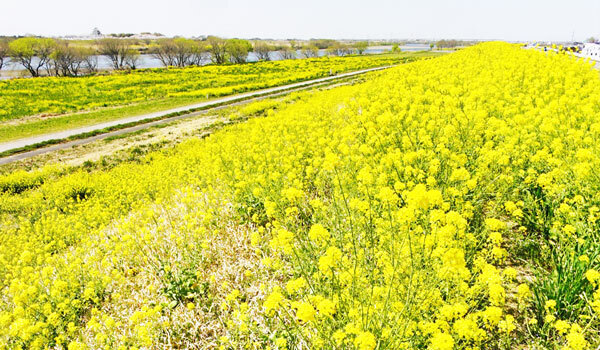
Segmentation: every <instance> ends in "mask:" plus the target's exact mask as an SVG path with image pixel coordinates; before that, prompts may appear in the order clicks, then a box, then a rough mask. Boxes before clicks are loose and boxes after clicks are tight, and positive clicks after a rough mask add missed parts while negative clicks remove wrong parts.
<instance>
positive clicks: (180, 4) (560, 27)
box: [0, 0, 600, 41]
mask: <svg viewBox="0 0 600 350" xmlns="http://www.w3.org/2000/svg"><path fill="white" fill-rule="evenodd" d="M94 27H98V28H99V29H100V31H101V32H103V33H139V32H145V31H147V32H160V33H163V34H166V35H184V36H196V35H206V34H213V35H220V36H225V37H241V38H253V37H261V38H279V39H285V38H299V39H308V38H334V39H342V38H364V39H378V38H382V39H391V38H399V39H402V38H425V39H442V38H448V39H449V38H456V39H501V40H513V41H517V40H570V39H571V37H572V36H574V38H575V40H583V39H585V38H588V37H590V36H600V0H451V1H450V0H448V1H445V0H396V1H394V0H368V1H366V0H363V1H359V0H300V1H284V0H280V1H277V0H245V1H244V0H195V1H194V0H162V1H157V0H143V1H142V0H96V1H89V0H29V1H25V0H21V1H18V0H0V35H23V34H37V35H48V36H50V35H67V34H73V35H82V34H89V33H91V31H92V29H93V28H94Z"/></svg>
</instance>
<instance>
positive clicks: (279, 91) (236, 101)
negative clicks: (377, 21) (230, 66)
mask: <svg viewBox="0 0 600 350" xmlns="http://www.w3.org/2000/svg"><path fill="white" fill-rule="evenodd" d="M386 68H389V67H379V68H371V69H366V70H361V71H355V72H350V73H344V74H339V75H336V76H331V77H327V78H320V79H315V80H310V81H304V82H302V83H296V84H290V85H285V86H280V87H277V88H271V89H266V90H259V91H255V92H253V93H248V94H241V95H234V96H230V97H227V98H223V99H219V100H213V101H210V102H206V103H203V104H202V105H203V107H206V108H205V109H203V110H201V111H197V112H190V113H186V114H182V115H178V116H174V117H169V118H164V119H160V120H154V121H150V122H147V123H142V124H138V125H135V126H131V127H124V128H122V129H118V130H115V131H110V132H106V133H102V134H98V135H95V136H91V137H87V138H81V139H77V140H72V141H65V142H61V143H57V144H55V145H51V146H46V147H41V148H38V149H34V150H32V151H27V152H23V153H16V154H13V155H11V156H7V157H4V158H0V165H3V164H8V163H12V162H16V161H19V160H23V159H27V158H31V157H35V156H37V155H40V154H44V153H49V152H53V151H59V150H63V149H67V148H70V147H74V146H79V145H85V144H88V143H91V142H94V141H98V140H102V139H105V138H109V137H114V136H119V135H124V134H128V133H133V132H136V131H139V130H143V129H147V128H150V127H152V126H155V125H160V124H165V123H170V122H173V121H176V120H180V119H185V118H192V117H196V116H199V115H203V114H210V112H213V111H216V110H219V109H223V108H228V107H232V106H236V105H241V104H246V103H251V102H255V101H259V100H263V99H266V98H272V97H277V96H281V95H285V94H288V93H291V92H294V91H301V90H307V89H311V88H317V87H320V86H323V85H324V86H331V85H330V84H332V83H333V84H334V85H333V86H337V85H338V84H336V83H335V80H338V79H343V78H348V77H352V76H356V75H359V74H364V73H367V72H371V71H375V70H381V69H386ZM343 84H344V83H339V85H343ZM252 96H255V97H252ZM224 100H225V101H224ZM227 101H231V102H230V103H225V102H227ZM198 105H200V104H196V105H193V106H186V107H184V108H183V107H182V108H177V110H181V111H185V110H191V109H195V108H199V107H197V106H198ZM211 106H214V107H211ZM172 112H173V110H169V111H162V112H160V113H152V114H147V115H146V116H149V115H155V114H158V115H156V116H153V117H146V118H143V119H138V120H141V121H143V120H144V119H153V118H157V117H160V116H162V115H166V114H170V113H172ZM140 117H141V116H140ZM134 118H137V117H134ZM207 118H210V117H207ZM131 119H132V118H127V119H120V120H119V121H118V123H116V124H114V125H119V124H127V123H130V122H132V120H131ZM134 121H135V120H134ZM115 122H117V121H115ZM104 124H107V123H103V124H99V125H104ZM95 127H96V128H94V129H91V130H88V131H83V132H81V131H80V132H78V133H77V134H80V133H84V132H89V131H93V130H99V129H103V128H106V127H107V126H103V127H98V125H95ZM81 129H82V128H80V129H74V130H81ZM70 131H73V130H70ZM77 134H72V135H77ZM51 135H55V134H51ZM45 136H48V135H45ZM65 137H69V136H65ZM65 137H63V138H65ZM32 139H33V138H32ZM52 139H57V138H56V137H54V138H50V139H48V140H52ZM28 140H31V139H28ZM18 141H22V140H18ZM38 142H42V141H38ZM10 143H13V142H10ZM7 144H9V143H6V144H0V152H1V151H5V150H10V149H14V148H18V147H12V148H6V149H3V148H2V146H4V145H7ZM25 145H27V144H25ZM19 147H24V146H19Z"/></svg>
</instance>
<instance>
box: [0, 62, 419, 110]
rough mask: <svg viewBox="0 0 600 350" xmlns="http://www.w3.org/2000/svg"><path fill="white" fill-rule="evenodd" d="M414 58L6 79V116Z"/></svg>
mask: <svg viewBox="0 0 600 350" xmlns="http://www.w3.org/2000/svg"><path fill="white" fill-rule="evenodd" d="M414 59H415V58H408V57H401V56H397V57H390V56H353V57H323V58H311V59H305V60H304V59H303V60H284V61H273V62H257V63H252V64H237V65H225V66H213V65H211V66H203V67H187V68H174V67H169V68H159V69H142V70H138V71H133V72H113V73H111V74H106V75H97V76H87V77H76V78H73V77H44V78H38V79H14V80H7V81H0V120H11V119H15V118H19V117H25V116H32V115H38V114H63V113H67V112H76V111H82V110H92V109H98V108H102V107H109V106H121V105H125V104H132V103H140V102H145V101H149V100H159V99H166V98H169V99H172V100H177V99H182V100H184V101H188V100H189V99H198V100H202V99H207V98H213V97H220V96H226V95H231V94H236V93H242V92H247V91H252V90H258V89H263V88H269V87H274V86H279V85H285V84H290V83H294V82H299V81H304V80H310V79H316V78H320V77H324V76H328V75H329V74H332V73H342V72H348V71H354V70H360V69H364V68H371V67H378V66H387V65H392V64H398V63H404V62H409V61H412V60H414Z"/></svg>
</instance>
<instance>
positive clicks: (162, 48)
mask: <svg viewBox="0 0 600 350" xmlns="http://www.w3.org/2000/svg"><path fill="white" fill-rule="evenodd" d="M176 50H177V48H176V47H175V43H174V42H173V40H172V39H160V40H159V41H158V46H157V47H156V48H154V49H153V50H152V56H153V57H155V58H156V59H158V60H159V61H160V62H161V63H162V64H163V66H165V67H170V66H174V65H175V55H176V53H175V52H176Z"/></svg>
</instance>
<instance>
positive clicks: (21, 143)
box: [0, 67, 389, 153]
mask: <svg viewBox="0 0 600 350" xmlns="http://www.w3.org/2000/svg"><path fill="white" fill-rule="evenodd" d="M385 68H389V67H376V68H369V69H363V70H359V71H354V72H348V73H342V74H338V75H333V76H330V77H325V78H319V79H313V80H306V81H302V82H299V83H294V84H288V85H282V86H278V87H274V88H268V89H262V90H256V91H252V92H247V93H243V94H237V95H232V96H227V97H222V98H218V99H214V100H211V101H206V102H200V103H196V104H192V105H188V106H183V107H178V108H172V109H168V110H165V111H160V112H154V113H148V114H142V115H137V116H133V117H128V118H123V119H117V120H112V121H109V122H104V123H100V124H95V125H90V126H85V127H80V128H76V129H70V130H64V131H60V132H55V133H51V134H45V135H40V136H34V137H28V138H24V139H19V140H15V141H9V142H6V143H0V153H1V152H6V151H9V150H12V149H16V148H22V147H26V146H31V145H35V144H38V143H42V142H45V141H50V140H62V139H66V138H69V137H71V136H75V135H80V134H85V133H88V132H92V131H96V130H102V129H106V128H109V127H113V126H117V125H122V124H129V123H135V122H140V121H143V120H146V119H156V118H160V117H162V116H165V115H168V114H172V113H179V112H185V111H189V110H194V109H198V108H210V107H211V106H217V105H221V104H224V103H229V102H235V101H239V100H244V99H248V98H253V97H258V96H262V95H265V94H272V93H277V92H281V91H284V90H289V89H293V88H298V87H303V86H308V85H313V84H316V83H322V82H326V81H330V80H334V79H340V78H344V77H351V76H354V75H358V74H364V73H367V72H372V71H376V70H381V69H385Z"/></svg>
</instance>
